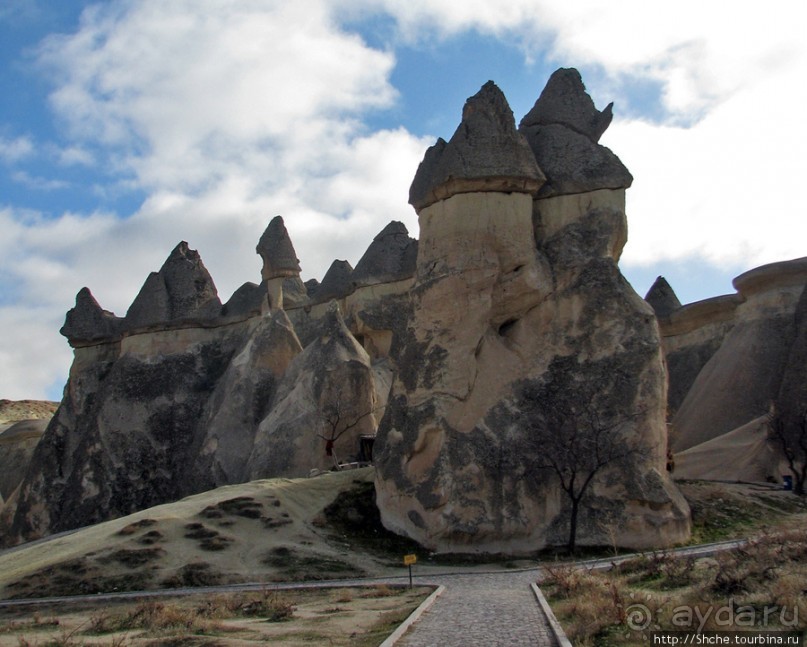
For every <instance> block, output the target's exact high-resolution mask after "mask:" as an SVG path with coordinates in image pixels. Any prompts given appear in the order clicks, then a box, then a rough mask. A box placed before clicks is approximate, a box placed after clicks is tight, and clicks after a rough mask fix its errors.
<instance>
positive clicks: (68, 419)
mask: <svg viewBox="0 0 807 647" xmlns="http://www.w3.org/2000/svg"><path fill="white" fill-rule="evenodd" d="M611 114H612V110H611V106H610V105H609V106H608V107H607V108H606V109H605V110H603V111H598V110H597V109H596V108H595V107H594V103H593V101H592V100H591V98H590V97H589V96H588V94H587V93H586V91H585V87H584V86H583V83H582V80H581V79H580V75H579V74H578V73H577V71H576V70H559V71H558V72H556V73H555V74H553V75H552V77H551V78H550V80H549V83H548V84H547V87H546V88H545V90H544V91H543V92H542V93H541V95H540V97H539V99H538V101H537V102H536V104H535V106H534V108H533V109H532V110H531V111H530V112H529V113H528V114H527V115H526V116H525V117H524V119H522V121H521V123H520V125H519V126H518V127H516V121H515V119H514V116H513V113H512V111H511V109H510V107H509V105H508V103H507V100H506V98H505V96H504V94H503V93H502V92H501V90H500V89H499V88H498V87H496V85H495V84H494V83H493V82H488V83H486V84H485V85H484V86H482V88H481V90H480V91H479V92H478V93H477V94H476V95H474V96H473V97H471V98H469V99H468V101H467V102H466V104H465V106H464V108H463V110H462V118H461V122H460V124H459V126H458V127H457V129H456V131H455V132H454V134H453V136H452V137H451V138H450V139H449V140H448V141H445V140H443V139H440V140H438V141H437V143H436V144H435V145H434V146H432V147H431V148H429V149H428V150H427V151H426V153H425V156H424V158H423V161H422V162H421V164H420V166H419V168H418V169H417V172H416V174H415V177H414V180H413V182H412V186H411V189H410V203H411V204H412V205H413V206H414V208H415V210H416V211H417V213H418V218H419V226H420V236H419V239H418V240H415V239H413V238H411V237H410V236H409V233H408V232H407V230H406V228H405V227H404V226H403V224H401V223H399V222H392V223H390V224H389V225H387V226H386V227H385V228H384V229H383V231H381V232H380V233H379V234H378V235H377V236H376V237H375V238H374V239H373V240H372V243H371V244H370V246H369V248H368V249H367V252H366V253H365V254H364V256H363V257H362V258H361V259H360V260H359V262H358V263H357V264H356V267H355V268H353V267H352V266H351V265H350V263H348V262H347V261H344V260H338V261H334V263H333V265H332V266H331V268H330V269H329V270H328V273H327V274H326V276H325V277H324V278H323V279H322V282H321V283H318V282H316V281H309V282H307V283H306V284H303V283H302V282H301V281H300V271H301V268H300V263H299V260H298V259H297V254H296V252H295V250H294V246H293V244H292V242H291V239H290V237H289V234H288V231H287V230H286V227H285V224H284V222H283V219H282V218H280V217H279V216H278V217H277V218H274V219H273V220H272V221H271V222H270V223H269V225H268V227H267V229H266V231H265V232H264V234H263V235H262V236H261V238H260V241H259V242H258V245H257V248H256V251H257V252H258V254H259V255H260V257H261V259H262V262H263V267H262V270H261V282H260V285H258V284H256V283H246V284H244V285H243V286H241V287H240V288H239V289H238V290H236V292H235V293H234V294H233V296H232V297H231V298H230V299H229V300H228V301H227V303H226V304H224V305H222V304H221V302H220V300H219V298H218V296H217V294H216V289H215V286H214V284H213V281H212V279H211V278H210V275H209V274H208V273H207V270H206V269H205V268H204V265H203V264H202V262H201V259H200V258H199V255H198V254H197V253H196V252H194V251H193V250H191V249H189V247H188V245H187V244H186V243H180V245H178V246H177V248H176V249H175V250H174V251H173V252H172V253H171V255H170V256H169V258H168V260H167V261H166V263H165V264H164V265H163V267H162V268H161V269H160V271H159V272H155V273H152V274H151V275H150V276H149V277H148V278H147V280H146V282H145V284H144V285H143V288H142V290H141V291H140V293H139V294H138V296H137V297H136V299H135V301H134V303H133V304H132V306H131V307H130V309H129V311H128V313H127V314H126V316H125V317H123V318H118V317H115V316H114V315H113V314H112V313H109V312H106V311H104V310H103V309H102V308H101V306H100V305H99V304H98V303H97V302H96V301H95V299H94V298H93V297H92V295H91V293H90V292H89V290H86V289H85V290H82V291H81V292H80V293H79V295H78V296H77V300H76V307H75V308H73V309H72V310H71V311H70V312H69V313H68V315H67V318H66V321H65V325H64V327H63V329H62V331H63V334H65V335H66V336H67V337H68V340H69V342H70V343H71V345H72V346H74V348H75V361H74V363H73V367H72V369H71V374H70V379H69V381H68V384H67V386H66V389H65V396H64V400H63V402H62V404H61V406H60V408H59V410H58V412H57V414H56V416H55V417H54V419H53V421H52V422H51V424H50V425H49V427H48V429H47V431H46V432H45V434H44V436H43V438H42V441H41V442H40V444H39V445H38V446H37V450H36V453H35V455H34V457H33V459H32V461H31V465H30V467H29V469H28V470H27V473H26V476H25V478H24V480H23V483H22V485H21V486H20V488H19V490H18V492H17V493H16V494H15V495H14V497H13V501H11V502H9V503H7V504H6V510H11V509H12V508H13V515H12V514H7V515H5V516H6V517H7V518H10V517H13V523H12V525H11V527H10V529H7V533H8V534H7V536H8V537H9V538H10V541H14V540H18V539H21V538H31V537H35V536H38V535H41V534H43V533H48V532H54V531H58V530H64V529H68V528H71V527H76V526H78V525H84V524H87V523H92V522H95V521H100V520H102V519H104V518H109V517H112V516H117V515H121V514H126V513H128V512H132V511H134V510H138V509H142V508H144V507H147V506H150V505H154V504H157V503H161V502H164V501H169V500H172V499H175V498H178V497H181V496H185V495H187V494H190V493H193V492H198V491H201V490H204V489H208V488H211V487H216V486H218V485H223V484H227V483H236V482H240V481H243V480H245V479H254V478H262V477H273V476H304V475H306V474H307V473H308V472H309V470H311V469H327V468H328V467H330V466H331V465H333V463H334V461H337V460H361V459H364V458H368V456H367V455H366V454H365V453H364V452H365V451H366V445H362V444H360V439H362V438H364V439H365V440H366V439H367V438H368V437H370V438H372V437H374V436H375V447H374V448H373V451H372V454H373V458H374V461H375V465H376V492H377V503H378V505H379V508H380V510H381V514H382V519H383V521H384V523H385V525H387V526H388V527H389V528H391V529H392V530H394V531H396V532H398V533H401V534H404V535H408V536H409V537H411V538H413V539H415V540H417V541H418V542H420V543H421V544H422V545H424V546H425V547H427V548H429V549H430V550H435V551H451V552H507V553H525V552H527V553H529V552H533V551H535V550H537V549H540V548H542V547H543V546H547V545H555V544H559V543H565V542H566V536H567V533H568V527H569V524H570V514H571V508H570V502H569V500H568V498H566V497H565V496H564V492H563V489H562V488H561V487H560V484H559V482H558V480H557V478H555V477H554V476H553V474H552V472H551V471H548V470H547V469H546V465H545V464H544V459H543V458H542V457H544V456H545V455H546V454H547V451H548V447H547V446H541V444H540V442H538V441H537V440H536V439H539V438H546V436H545V435H542V433H544V432H547V431H552V432H553V433H555V435H557V434H564V433H569V430H570V429H574V428H576V426H578V427H581V428H582V427H586V425H587V424H588V423H586V422H585V421H586V420H587V421H589V422H590V421H591V420H595V419H596V420H604V421H606V422H607V424H608V425H610V427H609V428H610V429H616V430H618V434H615V433H611V437H612V441H613V443H614V444H613V448H614V453H615V455H616V454H619V455H621V456H631V457H632V460H631V461H630V462H628V463H625V462H624V461H622V462H620V463H619V464H616V463H614V464H609V465H607V466H606V468H605V469H603V470H602V472H601V473H598V474H597V475H596V478H595V479H594V480H593V481H592V483H593V485H592V488H591V490H590V491H589V492H587V493H586V497H585V499H584V504H583V508H582V511H581V512H580V516H579V519H577V517H575V518H576V519H577V521H578V536H577V542H578V543H579V544H602V543H609V544H610V543H611V542H612V541H616V542H617V543H619V544H620V545H626V546H632V547H636V548H644V547H660V546H668V545H671V544H674V543H677V542H680V541H684V540H685V539H686V538H687V537H688V535H689V528H690V519H689V511H688V508H687V505H686V502H685V501H684V500H683V499H682V497H681V496H680V494H679V493H678V491H677V490H676V489H675V486H674V485H673V484H672V482H671V481H670V479H669V476H668V475H667V473H666V472H665V470H664V462H665V455H666V450H667V436H666V425H665V418H664V416H665V409H666V375H665V368H664V360H663V357H662V352H661V340H660V337H659V332H658V327H657V325H656V318H655V316H654V312H653V310H652V308H651V307H650V306H649V305H648V304H647V303H646V302H645V301H643V300H642V299H641V298H640V297H639V296H638V295H636V294H635V292H633V290H632V288H631V287H630V286H629V285H628V283H627V282H626V281H625V279H624V278H623V277H622V275H621V274H620V272H619V269H618V267H617V260H618V258H619V255H620V253H621V250H622V247H623V246H624V244H625V240H626V235H627V234H626V232H627V227H626V218H625V213H624V199H625V196H624V194H625V189H626V188H627V187H628V186H630V183H631V181H632V178H631V176H630V174H629V173H628V171H627V169H625V167H624V166H623V165H622V163H621V162H620V161H619V159H618V158H617V157H616V156H615V155H614V154H613V153H612V152H611V151H610V150H608V149H607V148H605V147H603V146H602V145H600V144H599V138H600V136H601V135H602V133H603V132H604V130H605V129H606V128H607V127H608V124H609V123H610V120H611ZM558 412H561V413H562V414H563V416H561V417H562V421H561V422H558V421H559V420H561V418H559V417H558V415H559V414H558ZM584 418H585V420H584ZM553 421H555V422H557V428H555V426H553V425H555V422H553ZM548 426H549V427H552V429H548ZM586 428H588V429H589V430H591V425H590V424H588V427H586ZM623 448H626V449H627V450H628V451H623ZM9 506H12V508H9Z"/></svg>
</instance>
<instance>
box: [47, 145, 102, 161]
mask: <svg viewBox="0 0 807 647" xmlns="http://www.w3.org/2000/svg"><path fill="white" fill-rule="evenodd" d="M55 153H56V159H57V160H58V162H59V164H61V165H62V166H92V165H93V164H95V157H94V156H93V154H92V153H91V152H90V151H88V150H87V149H85V148H81V147H80V146H68V147H67V148H62V149H57V150H56V151H55Z"/></svg>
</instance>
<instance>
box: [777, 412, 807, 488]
mask: <svg viewBox="0 0 807 647" xmlns="http://www.w3.org/2000/svg"><path fill="white" fill-rule="evenodd" d="M768 430H769V435H770V438H772V439H773V441H774V442H775V443H776V444H777V445H778V446H779V447H780V448H781V450H782V453H783V454H784V455H785V459H786V460H787V465H788V468H789V469H790V472H791V473H792V474H793V493H794V494H798V495H799V496H804V493H805V491H804V486H805V480H807V411H804V412H802V413H801V414H800V415H794V416H785V415H783V414H780V413H778V412H777V411H775V410H774V411H773V413H771V414H770V416H769V417H768Z"/></svg>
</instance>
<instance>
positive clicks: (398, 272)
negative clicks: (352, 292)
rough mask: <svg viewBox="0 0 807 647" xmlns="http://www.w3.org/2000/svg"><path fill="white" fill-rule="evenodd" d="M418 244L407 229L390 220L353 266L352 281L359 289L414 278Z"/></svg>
mask: <svg viewBox="0 0 807 647" xmlns="http://www.w3.org/2000/svg"><path fill="white" fill-rule="evenodd" d="M417 244H418V242H417V240H415V239H414V238H410V237H409V232H408V231H407V229H406V225H404V224H403V223H402V222H398V221H396V220H393V221H392V222H391V223H389V224H388V225H387V226H386V227H384V229H382V230H381V233H379V234H378V235H377V236H376V237H375V238H374V239H373V242H372V243H370V246H369V247H368V248H367V251H366V252H364V256H362V257H361V260H359V262H358V263H357V264H356V268H355V269H354V270H353V274H352V276H351V280H352V281H353V284H354V285H355V286H356V287H358V286H362V285H373V284H375V283H389V282H392V281H400V280H402V279H406V278H409V277H410V276H414V275H415V266H416V264H417Z"/></svg>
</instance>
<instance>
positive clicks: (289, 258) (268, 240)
mask: <svg viewBox="0 0 807 647" xmlns="http://www.w3.org/2000/svg"><path fill="white" fill-rule="evenodd" d="M255 251H257V252H258V254H260V256H261V259H262V260H263V269H262V270H261V277H262V278H263V280H264V281H266V280H268V279H274V278H278V277H286V276H298V275H299V274H300V261H299V259H298V258H297V252H295V251H294V245H292V243H291V238H290V237H289V232H288V230H287V229H286V224H285V223H284V222H283V218H282V217H280V216H275V217H274V218H272V220H271V221H270V222H269V225H268V226H267V227H266V230H265V231H264V232H263V235H262V236H261V239H260V240H259V241H258V245H257V247H256V248H255Z"/></svg>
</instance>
